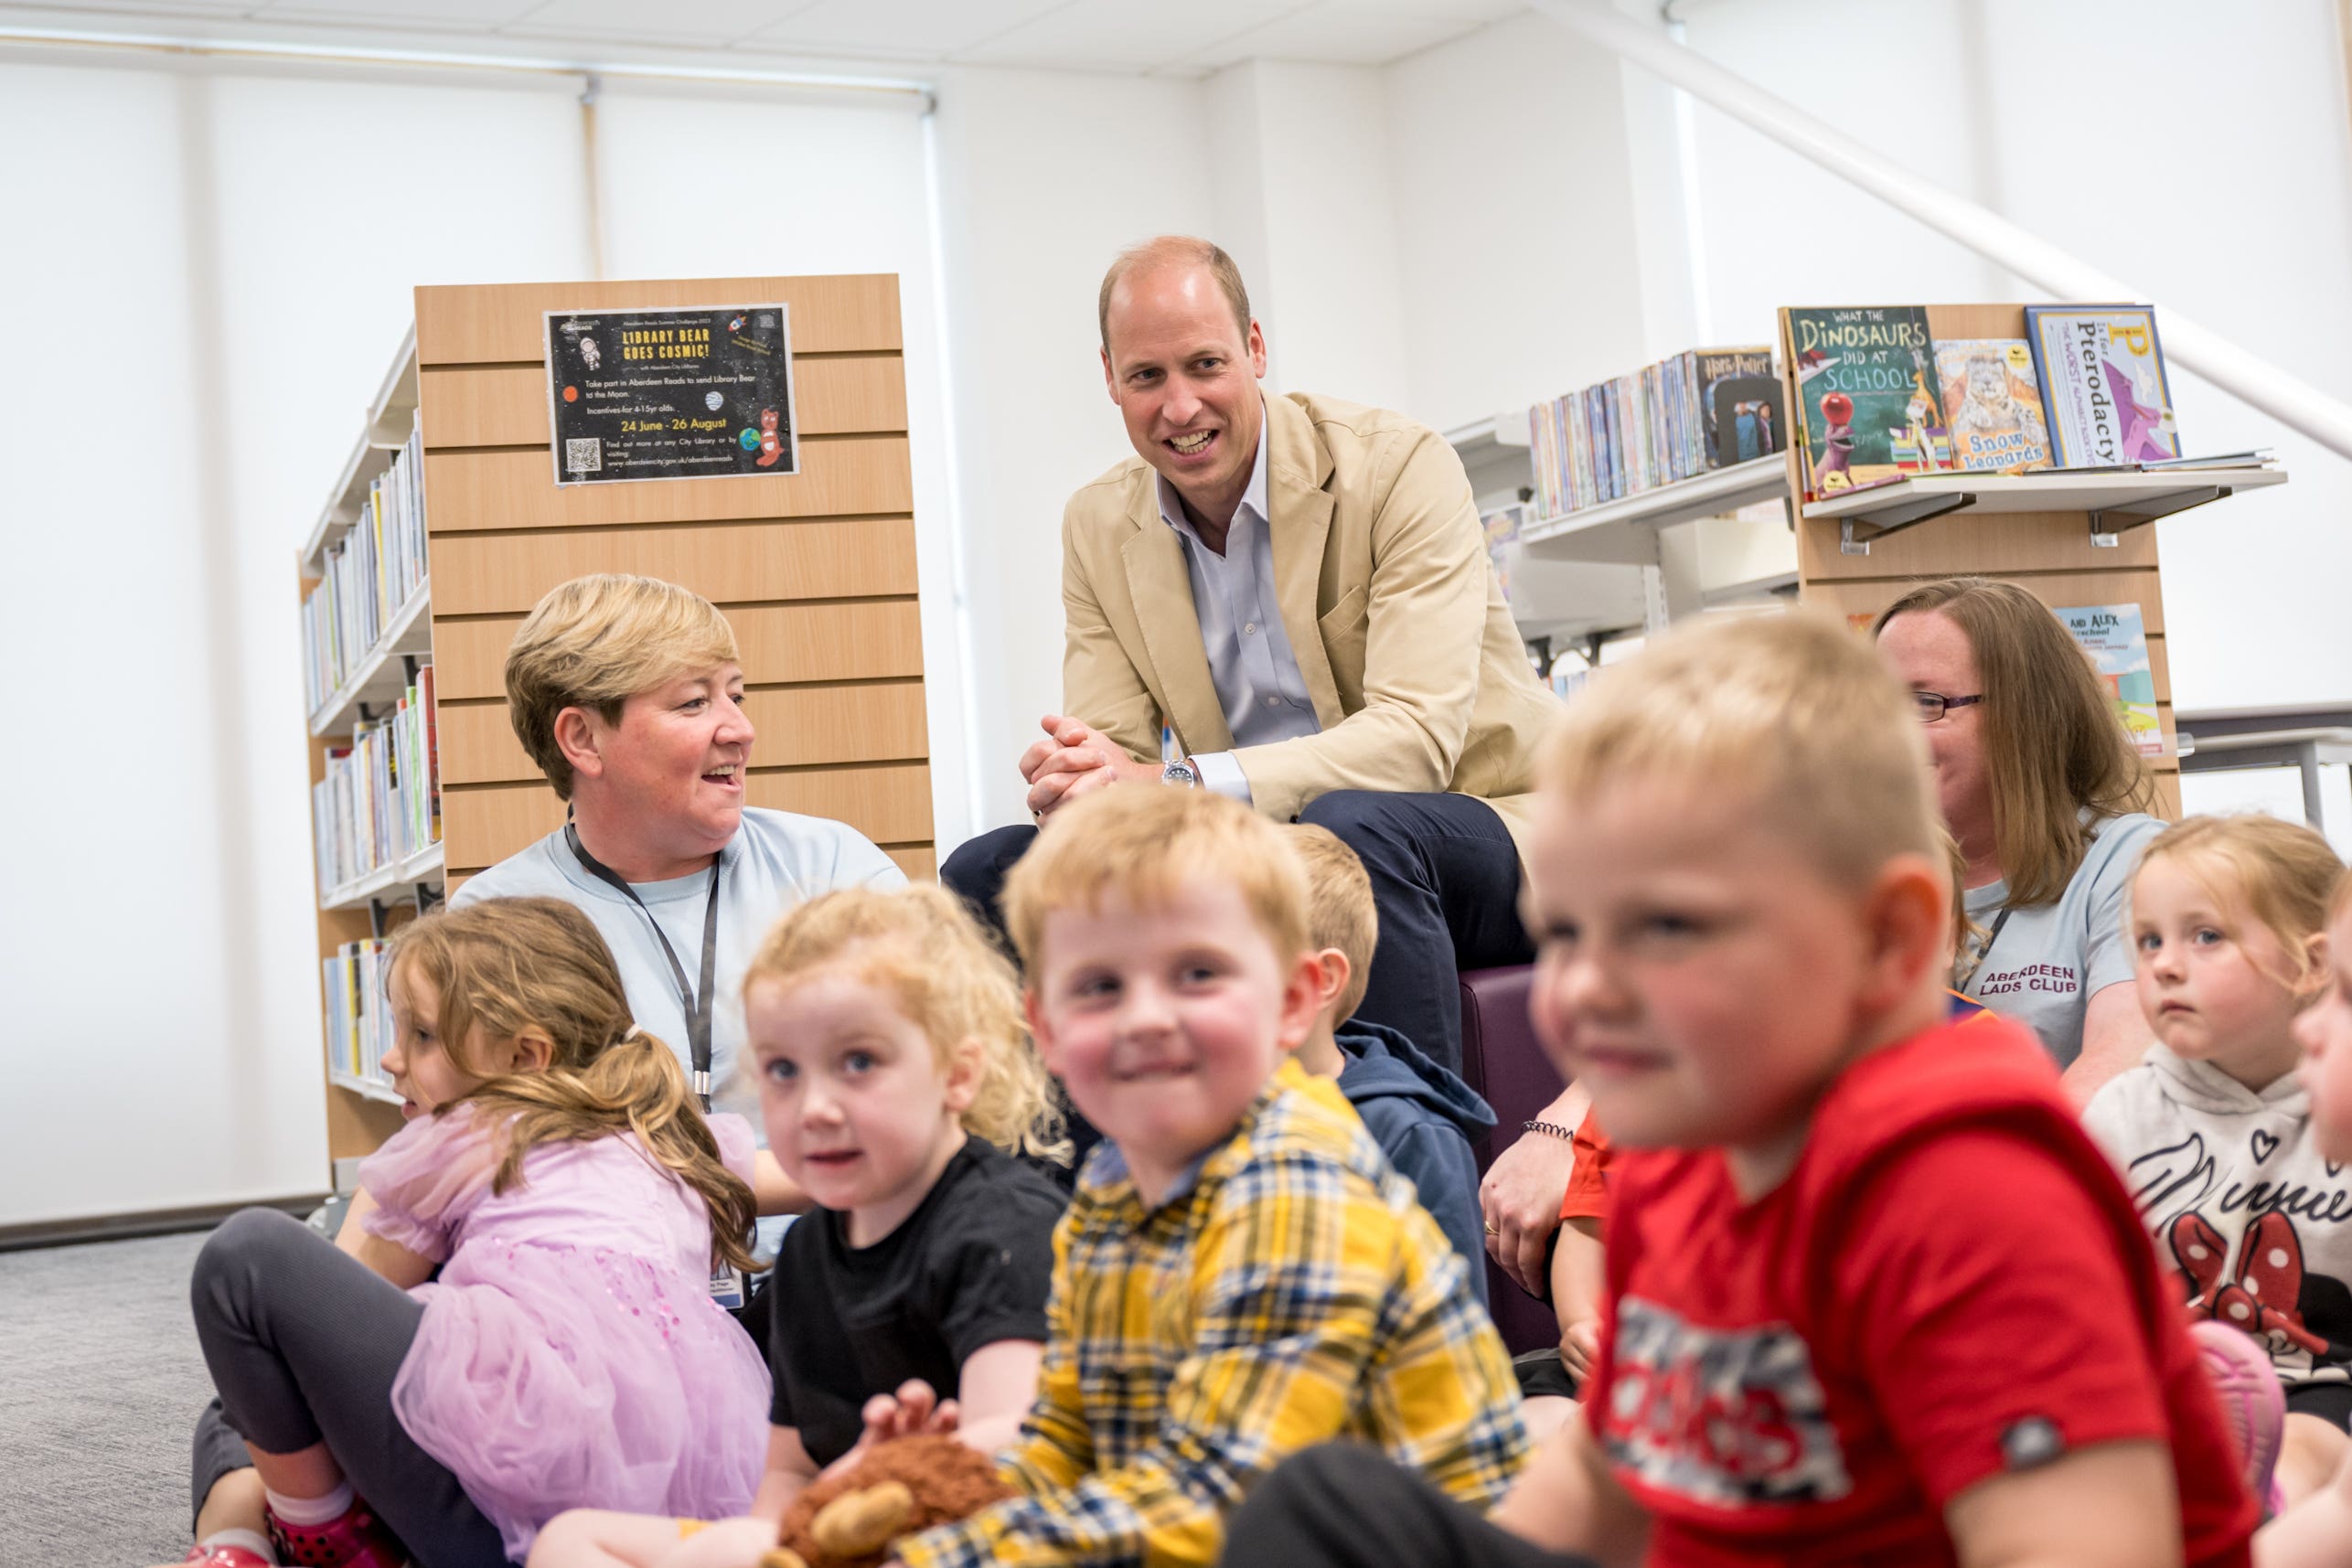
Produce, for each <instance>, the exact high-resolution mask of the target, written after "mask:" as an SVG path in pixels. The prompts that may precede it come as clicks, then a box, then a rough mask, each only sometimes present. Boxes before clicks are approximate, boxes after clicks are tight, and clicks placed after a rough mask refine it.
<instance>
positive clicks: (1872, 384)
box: [1780, 305, 1953, 501]
mask: <svg viewBox="0 0 2352 1568" xmlns="http://www.w3.org/2000/svg"><path fill="white" fill-rule="evenodd" d="M1780 337H1781V347H1782V351H1783V352H1784V353H1785V354H1787V356H1788V362H1789V366H1790V368H1791V372H1792V374H1793V378H1794V380H1795V382H1796V389H1797V401H1798V403H1799V405H1800V407H1799V408H1798V409H1797V410H1795V411H1792V415H1793V417H1792V419H1791V424H1792V425H1793V426H1794V427H1795V429H1796V431H1797V432H1798V440H1799V441H1800V442H1801V443H1802V445H1803V452H1802V453H1801V455H1802V457H1803V467H1804V475H1805V499H1806V500H1808V501H1818V500H1822V499H1823V498H1824V497H1828V496H1842V495H1844V494H1845V493H1846V492H1847V491H1849V490H1863V489H1867V488H1869V487H1870V486H1871V485H1891V484H1893V483H1894V482H1896V481H1897V480H1899V479H1907V478H1908V477H1910V476H1911V475H1914V474H1940V473H1943V472H1946V471H1948V470H1950V469H1951V467H1952V465H1953V464H1952V455H1951V429H1950V427H1949V426H1948V425H1947V424H1946V423H1945V421H1944V415H1943V411H1942V402H1941V393H1940V390H1939V389H1938V386H1937V380H1936V347H1935V340H1934V339H1933V338H1931V337H1930V336H1928V313H1927V311H1926V309H1925V308H1924V307H1923V306H1919V305H1856V306H1838V307H1823V308H1813V307H1806V306H1796V305H1792V306H1790V307H1788V308H1787V309H1784V310H1782V311H1781V312H1780Z"/></svg>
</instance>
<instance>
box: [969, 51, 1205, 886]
mask: <svg viewBox="0 0 2352 1568" xmlns="http://www.w3.org/2000/svg"><path fill="white" fill-rule="evenodd" d="M1207 133H1208V119H1207V111H1206V105H1205V102H1204V97H1203V89H1202V87H1201V84H1200V83H1198V82H1193V81H1165V80H1147V79H1139V78H1132V77H1128V78H1118V77H1096V76H1086V75H1082V74H1077V73H1065V72H1054V71H983V70H968V71H956V72H953V73H950V74H947V75H946V76H945V77H943V79H942V80H941V81H940V84H939V115H938V144H939V150H940V186H941V197H942V208H943V212H942V219H941V230H942V232H941V241H942V249H943V252H944V255H945V272H946V296H947V305H946V315H947V322H948V332H949V338H950V342H951V343H952V345H953V355H954V363H953V366H952V375H953V379H952V382H951V384H950V393H949V396H950V397H951V399H952V400H953V402H954V405H955V409H956V416H957V452H958V467H959V470H960V472H959V475H958V483H959V484H960V485H961V487H962V498H963V503H964V506H965V507H966V512H967V516H968V517H969V518H970V519H971V524H970V529H969V532H968V539H969V541H970V549H971V557H970V560H969V562H968V574H969V580H970V587H971V595H972V598H971V604H970V614H971V624H972V645H973V648H974V650H975V653H974V661H973V670H972V676H973V687H974V689H975V691H976V694H977V704H978V706H977V715H978V717H977V721H976V722H975V724H974V726H973V734H974V744H973V747H972V751H971V754H970V762H971V764H972V766H973V767H974V768H975V769H976V770H977V772H978V784H979V787H980V789H981V790H982V800H983V805H982V811H981V818H980V826H994V825H1000V824H1003V823H1010V822H1019V821H1024V820H1026V819H1027V814H1026V813H1025V812H1024V811H1023V809H1022V807H1021V794H1022V785H1021V775H1020V773H1019V772H1018V771H1017V770H1016V769H1015V767H1014V765H1013V764H1014V761H1015V759H1016V758H1018V757H1019V755H1020V753H1021V749H1022V748H1023V747H1025V746H1027V745H1028V744H1029V743H1030V741H1032V740H1035V739H1037V738H1038V736H1039V731H1038V730H1037V720H1038V719H1039V717H1040V716H1041V715H1042V714H1046V713H1050V712H1053V711H1054V710H1055V709H1058V708H1059V707H1060V705H1061V701H1062V586H1061V584H1062V507H1063V503H1064V502H1065V501H1067V500H1068V499H1069V496H1070V493H1071V492H1072V491H1073V490H1074V489H1076V488H1077V487H1078V486H1079V485H1083V484H1085V482H1086V481H1087V480H1089V479H1092V478H1093V477H1094V476H1095V475H1097V474H1100V473H1101V472H1102V471H1103V470H1104V469H1106V468H1107V467H1109V466H1110V465H1111V464H1113V463H1116V462H1117V461H1118V460H1119V459H1120V458H1122V457H1124V456H1126V455H1128V453H1131V452H1132V451H1133V448H1132V447H1130V446H1129V445H1128V441H1127V435H1126V432H1125V430H1124V428H1123V427H1122V426H1121V425H1120V423H1119V417H1118V410H1117V408H1115V407H1114V406H1113V405H1112V403H1111V400H1110V397H1109V394H1108V393H1107V392H1106V391H1105V390H1104V388H1103V373H1102V365H1101V360H1100V357H1099V348H1098V341H1097V335H1096V323H1095V297H1096V289H1097V288H1098V286H1099V285H1100V283H1101V282H1102V274H1103V269H1104V268H1105V267H1107V265H1108V264H1109V262H1110V260H1111V257H1112V256H1113V255H1114V254H1116V253H1117V251H1118V250H1119V248H1120V247H1121V246H1123V245H1127V244H1129V243H1132V242H1133V241H1135V240H1143V239H1148V238H1149V237H1150V236H1152V235H1154V234H1160V233H1167V232H1171V231H1172V232H1177V233H1193V234H1198V233H1206V232H1209V231H1210V229H1211V228H1212V226H1213V212H1212V190H1213V185H1214V182H1215V181H1216V179H1217V177H1218V171H1217V170H1216V169H1215V168H1214V167H1213V160H1212V159H1211V158H1210V157H1208V156H1207V155H1205V154H1204V151H1203V149H1204V146H1205V144H1206V143H1207ZM935 678H936V674H935ZM935 765H937V764H935ZM943 842H944V841H943Z"/></svg>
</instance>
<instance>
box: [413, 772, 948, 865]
mask: <svg viewBox="0 0 2352 1568" xmlns="http://www.w3.org/2000/svg"><path fill="white" fill-rule="evenodd" d="M743 796H744V799H745V800H747V801H748V802H750V804H752V805H764V806H768V807H771V808H773V809H775V810H777V811H795V812H799V813H801V814H802V815H804V816H830V817H833V818H835V819H837V820H839V821H841V822H846V823H848V824H849V825H850V827H854V828H856V829H857V830H858V831H859V832H861V833H862V834H864V835H865V836H866V837H869V838H871V839H872V840H873V841H874V842H875V843H877V844H881V845H885V846H896V847H898V848H912V847H916V846H921V847H924V848H928V847H929V842H930V836H931V770H930V768H929V767H928V766H926V765H925V764H924V763H872V764H866V765H862V766H843V767H834V768H811V769H807V770H766V769H762V768H758V767H754V768H753V769H752V772H751V774H750V777H749V778H748V779H747V780H746V781H745V784H744V788H743ZM441 819H442V828H443V834H444V838H445V839H446V841H447V843H448V846H449V848H448V858H449V864H450V867H451V869H452V871H453V873H454V872H458V871H468V872H470V871H478V870H480V869H483V868H484V867H486V866H490V865H495V864H496V863H497V862H498V861H500V860H503V859H506V858H507V857H508V855H511V854H513V853H514V852H515V851H514V849H510V848H505V846H508V845H513V846H515V847H516V848H521V847H522V846H524V845H527V844H529V843H531V842H532V841H533V840H534V839H539V838H543V837H546V836H547V835H549V834H551V833H552V832H554V831H555V830H556V829H557V828H559V827H562V826H563V803H562V802H561V801H560V800H558V799H556V798H555V792H554V791H553V790H551V789H550V788H548V787H547V786H546V785H545V784H456V785H452V786H451V787H449V788H447V789H444V790H443V791H442V816H441Z"/></svg>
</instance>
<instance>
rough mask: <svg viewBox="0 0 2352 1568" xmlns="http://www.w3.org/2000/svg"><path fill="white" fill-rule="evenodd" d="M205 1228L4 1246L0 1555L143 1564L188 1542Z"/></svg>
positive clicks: (132, 1567) (100, 1566)
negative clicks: (196, 1280) (192, 1279)
mask: <svg viewBox="0 0 2352 1568" xmlns="http://www.w3.org/2000/svg"><path fill="white" fill-rule="evenodd" d="M203 1243H204V1238H203V1237H202V1236H200V1235H190V1236H152V1237H146V1238H143V1239H141V1240H138V1241H129V1242H96V1243H90V1244H88V1245H85V1246H75V1247H52V1248H47V1249H37V1250H34V1251H30V1252H17V1253H0V1542H5V1543H6V1544H5V1546H0V1554H5V1559H6V1561H7V1562H8V1563H24V1564H27V1568H33V1565H36V1564H37V1565H38V1568H144V1565H146V1564H149V1563H172V1562H176V1561H177V1560H178V1559H179V1558H180V1557H182V1556H183V1555H185V1554H186V1553H187V1546H188V1506H187V1466H188V1435H189V1433H190V1432H191V1431H192V1430H193V1428H194V1426H195V1424H196V1417H197V1413H198V1412H199V1411H201V1410H202V1409H203V1408H204V1405H205V1402H206V1401H208V1400H209V1399H210V1398H211V1397H212V1380H211V1379H210V1378H209V1377H208V1376H207V1375H206V1374H205V1371H204V1358H203V1357H202V1355H200V1354H199V1353H198V1350H197V1347H196V1329H195V1328H194V1327H193V1326H192V1325H191V1324H190V1322H189V1319H188V1310H187V1277H188V1269H189V1267H190V1266H191V1265H192V1264H194V1263H195V1261H196V1253H197V1249H198V1247H200V1246H202V1245H203Z"/></svg>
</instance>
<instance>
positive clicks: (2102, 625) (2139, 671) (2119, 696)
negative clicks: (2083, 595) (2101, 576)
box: [2050, 604, 2165, 757]
mask: <svg viewBox="0 0 2352 1568" xmlns="http://www.w3.org/2000/svg"><path fill="white" fill-rule="evenodd" d="M2050 613H2052V614H2054V615H2056V616H2057V617H2058V619H2059V621H2061V622H2062V623H2064V624H2065V626H2066V629H2067V630H2068V631H2069V632H2072V633H2073V634H2074V640H2075V641H2076V642H2078V643H2079V644H2081V645H2082V651H2083V652H2084V653H2086V654H2089V655H2090V666H2091V668H2092V669H2093V670H2095V671H2097V672H2098V676H2099V684H2100V685H2101V686H2102V687H2105V688H2107V697H2108V700H2110V701H2111V702H2112V703H2114V704H2115V712H2116V716H2117V717H2118V718H2120V719H2121V720H2122V721H2123V728H2124V730H2125V731H2127V732H2129V733H2130V735H2131V737H2132V744H2133V746H2135V747H2137V748H2138V750H2139V752H2140V755H2142V756H2144V757H2161V756H2163V755H2164V754H2165V731H2164V725H2163V723H2162V722H2161V721H2160V720H2158V719H2157V717H2156V677H2155V672H2154V669H2153V668H2151V667H2150V666H2149V663H2148V637H2147V633H2146V631H2145V630H2144V626H2143V624H2142V622H2141V620H2140V607H2139V606H2138V605H2137V604H2086V605H2082V606H2080V607H2079V608H2075V609H2065V610H2053V611H2052V612H2050Z"/></svg>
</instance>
